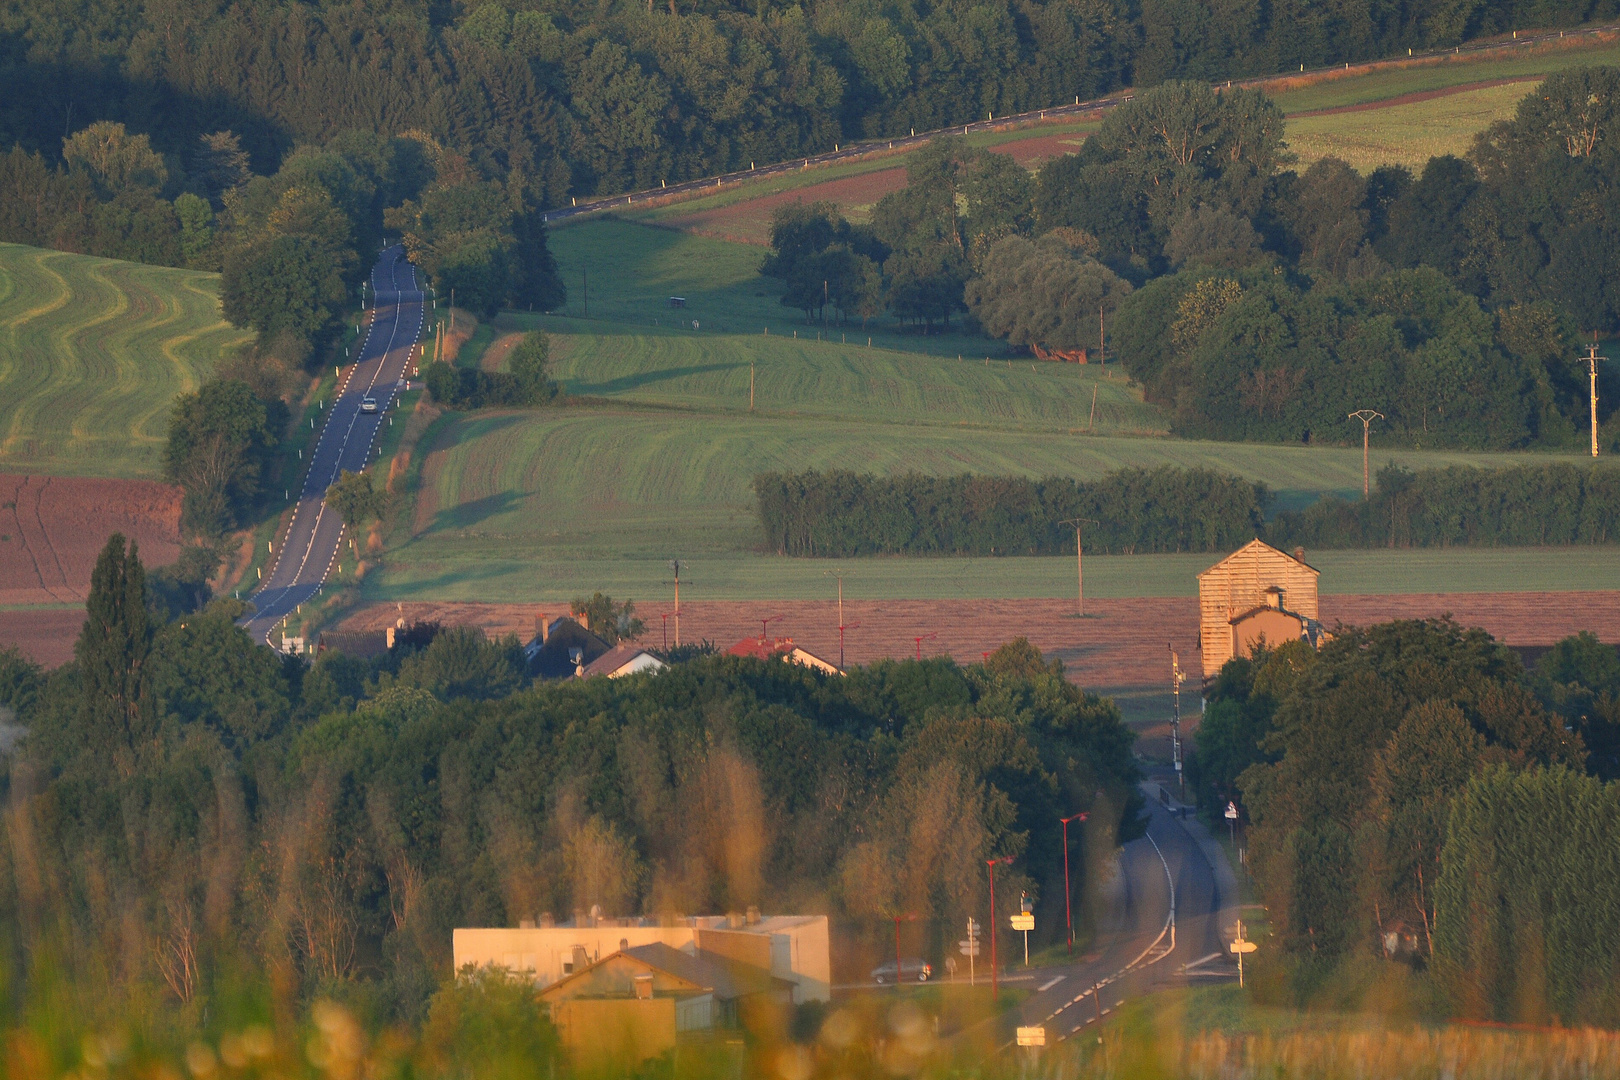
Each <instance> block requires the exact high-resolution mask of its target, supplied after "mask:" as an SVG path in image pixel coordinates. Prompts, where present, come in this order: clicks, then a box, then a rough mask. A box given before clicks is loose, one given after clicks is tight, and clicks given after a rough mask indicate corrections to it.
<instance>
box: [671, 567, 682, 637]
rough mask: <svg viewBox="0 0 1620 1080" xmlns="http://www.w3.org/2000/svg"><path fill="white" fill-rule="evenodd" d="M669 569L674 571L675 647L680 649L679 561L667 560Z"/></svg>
mask: <svg viewBox="0 0 1620 1080" xmlns="http://www.w3.org/2000/svg"><path fill="white" fill-rule="evenodd" d="M669 568H670V569H671V570H673V571H675V647H676V648H677V649H678V648H680V647H681V560H679V559H671V560H669Z"/></svg>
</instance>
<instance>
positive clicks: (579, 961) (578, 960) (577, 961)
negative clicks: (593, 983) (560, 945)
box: [573, 945, 591, 974]
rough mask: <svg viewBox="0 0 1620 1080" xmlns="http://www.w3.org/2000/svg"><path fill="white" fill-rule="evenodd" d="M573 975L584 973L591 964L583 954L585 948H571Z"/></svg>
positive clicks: (579, 946)
mask: <svg viewBox="0 0 1620 1080" xmlns="http://www.w3.org/2000/svg"><path fill="white" fill-rule="evenodd" d="M573 961H574V973H575V974H578V973H579V972H581V971H584V970H585V969H586V968H587V967H589V966H590V964H591V958H590V957H589V956H587V955H586V953H585V946H583V945H575V946H574V948H573Z"/></svg>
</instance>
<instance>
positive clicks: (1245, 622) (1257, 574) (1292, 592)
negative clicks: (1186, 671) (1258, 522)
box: [1198, 540, 1325, 684]
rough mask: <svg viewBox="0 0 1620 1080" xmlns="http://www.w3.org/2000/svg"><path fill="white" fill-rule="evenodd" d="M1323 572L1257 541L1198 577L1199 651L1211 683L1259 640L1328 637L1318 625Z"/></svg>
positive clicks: (1300, 552)
mask: <svg viewBox="0 0 1620 1080" xmlns="http://www.w3.org/2000/svg"><path fill="white" fill-rule="evenodd" d="M1320 574H1321V571H1319V570H1317V569H1315V568H1314V567H1312V566H1310V565H1308V564H1307V563H1306V562H1305V549H1304V548H1296V549H1295V551H1294V554H1292V555H1289V554H1287V553H1286V552H1282V551H1278V550H1277V549H1276V548H1274V547H1272V546H1271V545H1270V544H1267V543H1265V542H1263V541H1261V540H1253V541H1250V542H1249V543H1247V544H1245V545H1244V546H1243V547H1241V548H1239V549H1238V550H1237V551H1234V552H1233V553H1232V554H1230V555H1228V556H1227V557H1226V558H1224V559H1222V560H1221V561H1220V562H1218V563H1216V564H1215V565H1214V566H1212V567H1210V568H1209V569H1208V570H1205V571H1204V572H1203V573H1201V574H1199V575H1198V648H1199V651H1200V652H1202V654H1203V658H1204V682H1205V683H1206V684H1207V683H1208V682H1209V681H1210V680H1211V679H1213V678H1214V677H1215V675H1216V674H1217V673H1218V672H1219V671H1220V670H1221V665H1223V664H1225V663H1226V662H1227V661H1228V660H1230V659H1232V657H1234V656H1247V655H1249V653H1250V652H1251V651H1252V650H1253V649H1254V646H1255V645H1256V644H1258V643H1259V642H1260V641H1261V640H1264V641H1266V642H1268V643H1270V644H1272V645H1280V644H1282V643H1283V642H1284V641H1293V640H1298V639H1304V640H1306V641H1309V642H1310V643H1311V644H1312V645H1313V646H1314V645H1317V644H1319V643H1320V641H1321V640H1322V638H1323V637H1324V636H1325V635H1324V633H1323V631H1322V624H1321V623H1320V622H1319V621H1318V614H1317V611H1318V609H1317V602H1316V600H1317V597H1316V579H1317V578H1318V577H1319V576H1320Z"/></svg>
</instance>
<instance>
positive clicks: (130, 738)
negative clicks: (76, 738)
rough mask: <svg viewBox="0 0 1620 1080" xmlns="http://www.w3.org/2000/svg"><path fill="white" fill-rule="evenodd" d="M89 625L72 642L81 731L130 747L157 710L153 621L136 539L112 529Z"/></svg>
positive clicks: (94, 579) (93, 589)
mask: <svg viewBox="0 0 1620 1080" xmlns="http://www.w3.org/2000/svg"><path fill="white" fill-rule="evenodd" d="M85 610H86V614H87V616H88V617H87V618H86V619H85V621H84V630H83V632H82V633H80V635H79V640H78V641H77V642H76V643H75V645H74V647H73V651H74V654H75V655H76V656H77V657H78V660H79V667H80V669H81V675H82V683H81V685H82V687H83V696H82V698H81V699H80V704H79V722H80V731H81V733H82V734H83V736H84V737H85V738H86V739H87V740H88V741H89V742H90V743H91V745H96V744H97V743H104V742H106V741H111V740H116V744H121V745H123V746H125V747H127V748H128V749H130V750H134V749H135V747H136V745H137V744H139V743H141V742H143V741H144V740H145V739H146V738H147V737H148V736H149V734H150V731H151V726H152V717H153V715H154V711H155V710H154V708H153V701H152V673H151V669H150V666H149V665H148V663H147V660H148V658H149V656H150V655H151V651H152V631H153V628H152V625H151V620H150V617H149V615H148V613H147V607H146V568H145V567H144V566H142V565H141V560H140V555H139V554H138V552H137V548H136V545H135V542H134V541H133V540H131V541H130V542H129V550H128V552H127V553H126V552H125V550H124V535H123V534H122V533H113V534H112V536H110V537H108V538H107V546H106V547H104V548H102V549H101V555H100V556H99V557H98V558H97V559H96V569H95V572H94V573H92V574H91V576H90V598H89V600H88V601H87V602H86V604H85Z"/></svg>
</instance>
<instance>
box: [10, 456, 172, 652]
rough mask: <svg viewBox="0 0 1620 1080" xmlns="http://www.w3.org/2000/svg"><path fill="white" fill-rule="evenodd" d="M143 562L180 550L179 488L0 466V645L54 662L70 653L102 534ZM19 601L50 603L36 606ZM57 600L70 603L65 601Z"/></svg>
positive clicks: (159, 561) (158, 562)
mask: <svg viewBox="0 0 1620 1080" xmlns="http://www.w3.org/2000/svg"><path fill="white" fill-rule="evenodd" d="M115 532H121V533H123V534H124V535H125V536H126V537H129V538H131V539H133V540H134V541H135V542H136V543H137V544H139V545H140V555H141V561H142V562H143V563H145V564H146V565H147V566H148V567H152V566H162V565H165V564H167V563H171V562H173V561H174V560H175V557H176V556H177V555H179V553H180V489H179V488H174V487H170V486H169V485H167V484H157V483H153V482H151V481H149V480H91V479H85V478H80V477H61V476H28V475H20V474H17V473H0V648H3V647H5V646H7V645H15V646H17V647H18V648H20V649H22V651H23V652H24V653H25V654H26V655H28V656H29V657H31V658H33V659H34V660H36V661H37V662H39V663H42V664H46V665H48V666H51V667H54V666H56V665H58V664H61V663H64V662H66V661H67V660H69V659H71V658H72V656H73V640H74V638H76V637H77V636H78V633H79V628H80V627H81V626H82V625H83V623H84V611H83V610H82V608H80V607H78V606H76V605H82V604H83V603H84V600H85V597H86V596H87V595H88V593H89V591H90V573H91V571H92V570H94V569H95V565H96V556H97V555H99V554H100V553H101V549H102V547H103V546H104V545H105V544H106V543H107V537H108V536H110V535H112V534H113V533H115ZM23 605H49V606H41V607H36V608H30V607H25V606H23ZM63 605H75V606H73V607H64V606H63Z"/></svg>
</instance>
